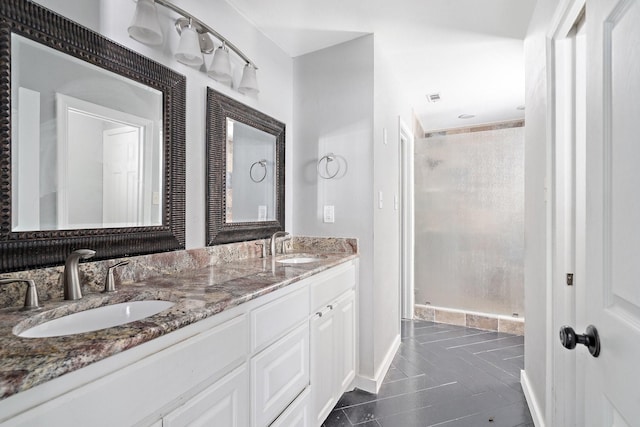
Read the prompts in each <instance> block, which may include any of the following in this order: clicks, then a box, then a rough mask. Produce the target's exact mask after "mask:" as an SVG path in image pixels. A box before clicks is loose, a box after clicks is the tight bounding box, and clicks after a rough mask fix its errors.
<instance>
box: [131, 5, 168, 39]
mask: <svg viewBox="0 0 640 427" xmlns="http://www.w3.org/2000/svg"><path fill="white" fill-rule="evenodd" d="M128 31H129V36H131V38H132V39H134V40H138V41H139V42H140V43H144V44H150V45H159V44H161V43H162V39H163V38H162V30H161V29H160V21H159V20H158V9H156V5H155V3H154V2H153V0H138V4H137V5H136V13H135V14H134V15H133V21H132V22H131V25H130V26H129V28H128Z"/></svg>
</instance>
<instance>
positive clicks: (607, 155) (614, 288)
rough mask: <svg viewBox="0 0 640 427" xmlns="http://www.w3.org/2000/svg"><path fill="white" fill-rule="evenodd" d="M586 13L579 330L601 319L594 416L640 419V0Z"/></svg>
mask: <svg viewBox="0 0 640 427" xmlns="http://www.w3.org/2000/svg"><path fill="white" fill-rule="evenodd" d="M586 17H587V23H586V26H587V46H588V50H587V128H586V129H587V138H586V144H587V146H586V190H587V191H586V209H585V227H586V229H585V244H584V247H585V251H584V263H585V271H586V274H585V278H584V280H585V282H586V283H585V286H584V288H583V290H580V291H578V290H577V291H578V292H582V291H584V294H582V295H581V294H580V293H579V294H578V295H577V298H578V299H577V313H576V314H577V323H578V324H577V328H576V330H577V332H579V333H582V332H584V330H585V328H586V326H587V325H588V324H592V325H594V326H595V327H596V328H597V329H598V332H599V335H600V339H601V353H600V355H599V357H597V358H594V357H591V356H589V355H588V354H587V355H586V356H582V357H584V371H585V372H584V376H583V377H584V381H585V384H584V390H585V398H584V411H585V418H584V421H585V425H587V426H593V427H596V426H597V427H602V426H638V425H639V423H640V392H639V391H638V384H640V283H639V282H640V190H639V185H640V135H639V129H640V128H638V127H636V126H637V125H638V123H640V25H639V23H640V0H588V1H587V8H586ZM580 252H581V251H580V250H578V254H580ZM581 347H582V346H581ZM578 350H579V351H580V352H581V353H580V354H583V355H584V354H585V353H586V352H584V348H579V349H578ZM579 406H581V405H579Z"/></svg>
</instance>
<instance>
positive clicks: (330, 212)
mask: <svg viewBox="0 0 640 427" xmlns="http://www.w3.org/2000/svg"><path fill="white" fill-rule="evenodd" d="M324 222H327V223H333V222H336V217H335V210H334V206H333V205H326V206H325V207H324Z"/></svg>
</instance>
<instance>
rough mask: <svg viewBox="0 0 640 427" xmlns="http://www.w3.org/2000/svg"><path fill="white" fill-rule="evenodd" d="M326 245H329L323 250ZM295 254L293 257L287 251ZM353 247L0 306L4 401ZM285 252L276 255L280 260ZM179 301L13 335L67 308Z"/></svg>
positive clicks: (344, 257)
mask: <svg viewBox="0 0 640 427" xmlns="http://www.w3.org/2000/svg"><path fill="white" fill-rule="evenodd" d="M325 250H326V249H325ZM288 256H289V257H290V256H293V255H288ZM357 256H358V254H357V250H354V252H351V253H349V252H336V253H331V252H323V253H322V254H321V255H320V257H321V258H320V260H319V261H315V262H310V263H306V264H280V263H277V262H274V261H273V258H271V257H267V258H264V259H261V258H249V259H241V260H236V261H230V262H224V263H216V264H213V265H210V266H207V267H201V268H196V269H191V270H186V271H182V272H178V273H175V274H165V275H161V276H157V277H150V278H146V279H144V280H140V281H138V282H135V283H131V284H127V285H126V286H121V287H119V289H118V292H117V293H115V294H102V293H90V294H86V295H85V296H84V297H83V298H82V299H81V300H78V301H62V300H60V299H51V300H48V301H46V302H45V303H44V307H43V309H41V310H39V311H36V312H23V311H18V310H17V309H16V308H15V307H11V308H5V309H2V310H0V399H4V398H7V397H8V396H11V395H13V394H15V393H19V392H21V391H24V390H27V389H30V388H32V387H34V386H36V385H38V384H42V383H44V382H46V381H49V380H51V379H54V378H57V377H59V376H61V375H64V374H66V373H68V372H72V371H75V370H77V369H80V368H82V367H85V366H87V365H89V364H91V363H93V362H96V361H99V360H101V359H104V358H106V357H109V356H111V355H114V354H117V353H119V352H122V351H124V350H127V349H129V348H132V347H134V346H136V345H139V344H142V343H144V342H147V341H149V340H152V339H154V338H157V337H159V336H162V335H165V334H168V333H170V332H172V331H175V330H177V329H179V328H181V327H184V326H187V325H190V324H192V323H194V322H197V321H199V320H202V319H205V318H207V317H210V316H213V315H215V314H217V313H220V312H222V311H224V310H226V309H229V308H232V307H235V306H237V305H240V304H242V303H245V302H247V301H250V300H252V299H255V298H258V297H260V296H262V295H266V294H268V293H270V292H273V291H275V290H278V289H281V288H283V287H285V286H287V285H290V284H292V283H295V282H298V281H300V280H302V279H304V278H306V277H309V276H312V275H314V274H317V273H319V272H321V271H323V270H326V269H328V268H331V267H333V266H336V265H338V264H341V263H344V262H347V261H349V260H352V259H354V258H357ZM279 258H280V257H278V258H276V259H279ZM149 299H159V300H168V301H174V302H176V304H175V305H174V306H173V307H171V308H170V309H168V310H166V311H163V312H161V313H158V314H156V315H154V316H151V317H147V318H145V319H143V320H139V321H135V322H132V323H128V324H125V325H121V326H116V327H112V328H108V329H103V330H99V331H94V332H87V333H82V334H76V335H70V336H62V337H53V338H20V337H17V336H16V335H14V332H16V333H19V332H21V331H23V330H24V329H27V328H28V327H30V326H33V325H36V324H39V323H42V322H43V321H46V320H48V319H52V318H57V317H60V316H62V315H64V314H66V313H70V312H76V311H82V310H85V309H88V308H94V307H99V306H102V305H108V304H115V303H118V302H125V301H135V300H149Z"/></svg>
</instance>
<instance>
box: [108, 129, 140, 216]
mask: <svg viewBox="0 0 640 427" xmlns="http://www.w3.org/2000/svg"><path fill="white" fill-rule="evenodd" d="M142 141H143V140H142V138H141V135H140V129H139V128H135V127H132V126H124V127H121V128H116V129H110V130H106V131H104V132H103V137H102V149H103V156H102V161H103V169H102V172H103V176H102V221H103V224H104V225H105V226H106V227H122V226H125V227H126V226H133V225H138V224H141V223H142V222H141V221H142V218H141V211H142V209H141V200H140V198H141V195H142V191H141V190H140V185H141V183H142V179H141V177H142V169H143V167H142V164H141V161H142V156H141V155H140V152H141V149H142V146H143V144H142Z"/></svg>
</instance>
